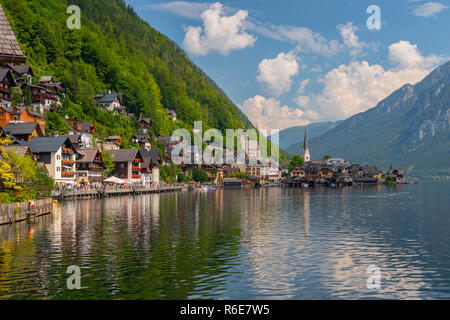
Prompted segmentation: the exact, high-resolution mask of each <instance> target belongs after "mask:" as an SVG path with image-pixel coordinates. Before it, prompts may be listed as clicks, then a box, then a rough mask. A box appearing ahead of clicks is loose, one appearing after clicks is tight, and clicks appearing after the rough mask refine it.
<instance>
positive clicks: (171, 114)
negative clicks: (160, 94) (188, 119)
mask: <svg viewBox="0 0 450 320" xmlns="http://www.w3.org/2000/svg"><path fill="white" fill-rule="evenodd" d="M167 116H168V117H170V118H172V120H173V121H177V113H176V112H175V111H174V110H169V109H167Z"/></svg>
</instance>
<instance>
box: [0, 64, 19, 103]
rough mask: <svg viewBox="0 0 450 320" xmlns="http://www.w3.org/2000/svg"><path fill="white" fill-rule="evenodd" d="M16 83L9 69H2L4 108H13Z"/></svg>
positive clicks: (0, 98) (0, 91)
mask: <svg viewBox="0 0 450 320" xmlns="http://www.w3.org/2000/svg"><path fill="white" fill-rule="evenodd" d="M15 86H16V82H15V80H14V78H13V76H12V74H11V71H10V70H9V69H8V68H2V69H0V104H1V106H4V107H11V93H12V90H11V88H12V87H15Z"/></svg>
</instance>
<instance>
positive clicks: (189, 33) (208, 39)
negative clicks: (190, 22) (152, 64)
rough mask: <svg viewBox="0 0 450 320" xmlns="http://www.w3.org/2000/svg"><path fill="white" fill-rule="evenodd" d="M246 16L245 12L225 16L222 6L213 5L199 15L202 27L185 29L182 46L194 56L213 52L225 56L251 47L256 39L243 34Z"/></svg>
mask: <svg viewBox="0 0 450 320" xmlns="http://www.w3.org/2000/svg"><path fill="white" fill-rule="evenodd" d="M247 15H248V12H247V11H244V10H239V11H238V12H236V13H235V14H234V15H231V16H225V15H224V10H223V5H222V4H221V3H218V2H217V3H214V4H212V5H211V6H210V7H209V9H207V10H205V11H203V12H202V14H201V18H202V20H203V27H193V26H189V27H187V28H186V35H185V38H184V41H183V45H184V47H185V48H186V50H188V51H189V52H190V53H192V54H195V55H206V54H208V53H210V52H213V51H218V52H220V53H221V54H224V55H226V54H228V53H230V52H231V51H233V50H240V49H244V48H246V47H250V46H253V44H254V43H255V41H256V38H255V37H254V36H252V35H250V34H248V33H247V32H245V26H244V22H245V19H246V18H247Z"/></svg>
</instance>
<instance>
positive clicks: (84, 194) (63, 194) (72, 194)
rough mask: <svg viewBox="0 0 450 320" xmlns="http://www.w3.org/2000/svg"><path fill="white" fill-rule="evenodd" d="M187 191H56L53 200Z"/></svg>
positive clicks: (167, 188)
mask: <svg viewBox="0 0 450 320" xmlns="http://www.w3.org/2000/svg"><path fill="white" fill-rule="evenodd" d="M181 190H187V186H184V185H180V186H161V187H151V188H136V189H105V190H102V189H100V190H76V191H72V190H71V191H54V192H53V193H52V198H53V199H57V200H75V199H95V198H110V197H118V196H136V195H141V194H149V193H165V192H176V191H181Z"/></svg>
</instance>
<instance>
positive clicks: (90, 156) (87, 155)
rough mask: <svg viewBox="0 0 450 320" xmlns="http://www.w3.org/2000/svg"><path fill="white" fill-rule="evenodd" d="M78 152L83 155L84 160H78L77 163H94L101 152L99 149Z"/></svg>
mask: <svg viewBox="0 0 450 320" xmlns="http://www.w3.org/2000/svg"><path fill="white" fill-rule="evenodd" d="M78 152H79V153H80V154H81V156H82V158H81V159H79V160H77V162H80V163H86V162H94V161H95V157H96V156H97V154H98V153H99V152H100V149H99V148H86V149H81V150H78Z"/></svg>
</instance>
